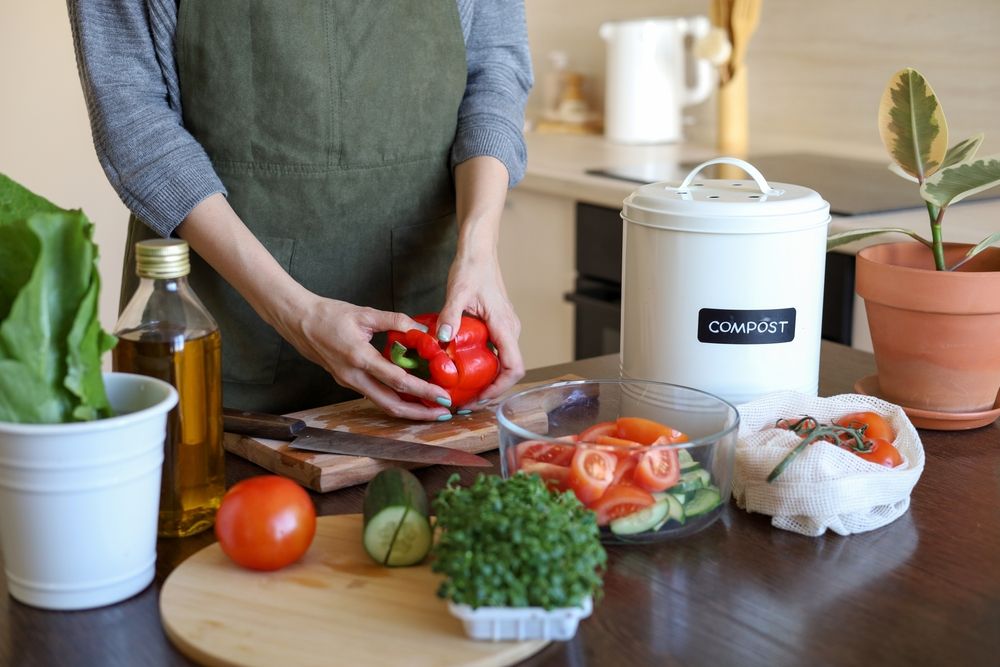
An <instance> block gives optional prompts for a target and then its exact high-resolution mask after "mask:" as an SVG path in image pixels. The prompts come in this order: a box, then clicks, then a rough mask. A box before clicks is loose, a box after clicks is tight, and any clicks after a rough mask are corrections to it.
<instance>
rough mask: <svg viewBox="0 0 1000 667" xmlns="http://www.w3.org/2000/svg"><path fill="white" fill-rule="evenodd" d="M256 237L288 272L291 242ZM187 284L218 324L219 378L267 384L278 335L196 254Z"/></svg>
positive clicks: (272, 373)
mask: <svg viewBox="0 0 1000 667" xmlns="http://www.w3.org/2000/svg"><path fill="white" fill-rule="evenodd" d="M257 238H258V239H259V240H260V242H261V243H262V244H263V245H264V247H265V248H267V249H268V251H269V252H270V253H271V255H273V256H274V258H275V260H277V262H278V264H280V265H281V267H282V268H283V269H284V270H285V271H288V270H289V267H290V266H291V263H292V252H293V250H294V248H295V241H294V240H293V239H289V238H280V237H273V236H264V235H258V236H257ZM191 265H192V266H191V278H192V280H191V284H192V287H193V288H194V291H195V293H196V294H197V295H198V297H199V298H200V299H201V300H202V302H203V303H204V304H205V307H206V308H208V311H209V312H210V313H211V314H212V316H213V317H214V318H215V320H216V322H218V323H219V330H220V332H221V333H222V380H223V382H235V383H239V384H271V383H273V382H274V378H275V374H276V372H277V369H278V353H279V351H280V350H281V341H282V338H281V336H280V335H279V334H278V332H277V331H275V330H274V329H273V328H272V327H271V325H269V324H267V323H266V322H265V321H264V320H262V319H261V318H260V316H259V315H258V314H257V312H256V311H255V310H254V309H253V308H251V307H250V304H249V303H247V302H246V300H245V299H244V298H243V297H242V296H240V293H239V292H237V291H236V290H235V289H234V288H233V287H232V286H230V285H229V283H227V282H226V281H225V280H224V279H223V278H222V277H221V276H219V274H217V273H216V272H215V270H214V269H212V267H210V266H209V265H208V264H206V263H205V262H204V260H202V259H201V258H200V257H198V255H197V254H195V253H192V255H191Z"/></svg>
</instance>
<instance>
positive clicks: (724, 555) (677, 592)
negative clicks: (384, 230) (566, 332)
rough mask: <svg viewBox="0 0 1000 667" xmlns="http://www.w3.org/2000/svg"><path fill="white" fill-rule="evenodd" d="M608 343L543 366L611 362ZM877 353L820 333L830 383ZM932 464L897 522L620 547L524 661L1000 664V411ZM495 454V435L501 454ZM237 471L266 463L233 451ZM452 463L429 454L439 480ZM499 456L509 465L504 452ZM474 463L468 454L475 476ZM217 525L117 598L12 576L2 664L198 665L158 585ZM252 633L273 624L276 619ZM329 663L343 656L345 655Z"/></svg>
mask: <svg viewBox="0 0 1000 667" xmlns="http://www.w3.org/2000/svg"><path fill="white" fill-rule="evenodd" d="M616 364H617V357H616V356H607V357H598V358H594V359H588V360H584V361H579V362H574V363H572V364H566V365H560V366H554V367H549V368H542V369H538V370H534V371H531V372H530V373H529V375H528V376H527V378H526V379H529V380H541V379H546V378H550V377H555V376H558V375H561V374H564V373H567V372H570V373H575V374H577V375H581V376H584V377H607V376H610V375H614V374H615V371H616V368H617V366H616ZM873 367H874V364H873V360H872V357H871V356H870V355H868V354H866V353H863V352H859V351H857V350H852V349H850V348H846V347H843V346H840V345H835V344H832V343H827V342H824V343H823V347H822V355H821V371H820V393H821V394H822V395H832V394H836V393H841V392H847V391H850V389H851V386H852V384H853V382H854V380H856V379H857V378H859V377H862V376H864V375H866V374H868V373H871V372H872V369H873ZM920 435H921V438H922V440H923V444H924V448H925V450H926V455H927V464H926V468H925V470H924V473H923V477H922V478H921V480H920V482H919V483H918V484H917V486H916V488H915V489H914V492H913V496H912V504H911V506H910V510H909V511H908V512H907V513H906V514H904V515H903V516H902V517H900V518H899V519H897V520H896V521H895V522H894V523H892V524H890V525H889V526H886V527H883V528H881V529H879V530H875V531H872V532H870V533H864V534H860V535H854V536H851V537H841V536H839V535H833V534H828V535H825V536H822V537H818V538H809V537H803V536H801V535H797V534H793V533H789V532H785V531H782V530H778V529H776V528H772V527H771V525H770V520H769V517H766V516H763V515H751V514H746V513H744V512H742V511H740V510H739V509H737V508H736V506H735V505H734V504H732V503H731V504H730V505H729V506H728V507H727V509H726V511H725V512H724V513H723V515H722V517H721V518H720V520H719V521H717V522H716V523H715V524H713V525H712V526H711V527H710V528H708V529H706V530H705V531H703V532H701V533H698V534H696V535H694V536H691V537H688V538H685V539H684V540H682V541H678V542H666V543H660V544H654V545H648V546H615V547H611V548H609V565H608V571H607V575H606V577H605V595H604V598H603V599H602V600H601V601H600V602H599V603H598V604H597V605H596V608H595V611H594V615H593V616H592V617H591V618H590V619H588V620H585V621H584V622H583V623H582V624H581V626H580V630H579V632H578V634H577V636H576V637H575V638H574V639H573V640H572V641H570V642H566V643H555V644H552V645H551V646H549V647H547V648H546V649H544V650H543V651H542V652H540V653H539V654H537V655H536V656H534V657H533V658H531V659H529V660H528V661H527V662H526V663H524V664H526V665H584V664H590V665H615V664H636V665H653V664H683V665H737V664H738V665H804V664H820V665H824V666H837V665H861V664H876V665H903V666H906V667H909V666H910V665H914V664H937V665H986V664H995V663H996V657H997V655H998V654H1000V634H998V633H997V628H1000V568H998V567H996V564H995V562H996V554H997V553H1000V446H998V443H1000V425H997V424H993V425H991V426H988V427H985V428H981V429H976V430H973V431H965V432H938V431H921V432H920ZM490 456H491V457H492V460H493V461H494V462H495V461H496V453H492V454H490ZM226 465H227V470H226V472H227V484H229V485H232V484H233V483H235V482H236V481H238V480H240V479H243V478H246V477H250V476H253V475H258V474H263V473H265V471H264V470H262V469H261V468H258V467H256V466H254V465H253V464H250V463H248V462H247V461H244V460H242V459H239V458H237V457H235V456H233V455H231V454H228V455H227V463H226ZM451 472H452V470H451V469H448V468H441V467H433V468H427V469H423V470H420V471H418V475H419V476H420V477H421V479H422V481H423V482H424V484H425V485H426V486H427V488H428V491H429V492H434V491H436V490H437V489H438V488H440V487H441V486H442V485H443V484H444V482H445V480H446V479H447V477H448V476H449V475H450V474H451ZM494 472H496V470H494ZM474 473H475V471H472V470H463V471H462V476H463V478H464V479H465V480H467V481H468V480H470V479H471V477H472V475H473V474H474ZM362 493H363V487H353V488H350V489H345V490H342V491H338V492H333V493H327V494H322V495H320V494H312V497H313V500H314V501H315V503H316V507H317V510H318V511H319V513H320V514H339V513H346V512H358V511H360V509H361V501H362ZM212 541H213V538H212V535H211V532H209V533H205V534H202V535H199V536H195V537H191V538H187V539H183V540H161V541H160V543H159V544H158V560H157V577H156V582H155V583H154V584H153V585H152V586H150V587H149V588H148V589H146V590H145V591H143V592H142V593H140V594H139V595H137V596H135V597H133V598H131V599H130V600H127V601H125V602H123V603H120V604H118V605H114V606H110V607H105V608H103V609H97V610H92V611H81V612H46V611H41V610H37V609H33V608H31V607H27V606H24V605H22V604H20V603H18V602H16V601H14V600H13V599H11V598H10V597H9V596H7V594H6V582H5V580H4V583H3V589H2V590H0V619H2V622H0V664H9V665H33V666H39V665H54V666H56V665H58V666H61V665H74V666H75V665H101V666H102V667H118V666H129V667H131V666H133V665H142V666H144V667H160V666H166V665H189V664H192V663H190V662H189V661H188V660H187V659H185V658H184V657H183V656H182V655H180V654H179V653H178V652H177V651H176V650H175V649H174V648H173V646H172V645H171V644H170V642H169V641H168V640H167V638H166V637H165V636H164V634H163V630H162V628H161V625H160V617H159V612H158V600H159V590H160V585H161V584H162V583H163V580H164V579H165V577H166V576H167V574H168V573H169V572H170V571H171V570H172V569H173V568H174V567H176V566H177V565H178V564H179V563H180V562H181V561H183V560H184V559H185V558H186V557H187V556H189V555H191V554H192V553H194V552H196V551H198V550H199V549H201V548H202V547H204V546H205V545H207V544H209V543H211V542H212ZM257 630H258V632H257V633H256V636H257V637H260V638H261V641H266V636H267V631H268V629H267V628H259V629H257ZM331 664H336V663H335V661H334V662H331Z"/></svg>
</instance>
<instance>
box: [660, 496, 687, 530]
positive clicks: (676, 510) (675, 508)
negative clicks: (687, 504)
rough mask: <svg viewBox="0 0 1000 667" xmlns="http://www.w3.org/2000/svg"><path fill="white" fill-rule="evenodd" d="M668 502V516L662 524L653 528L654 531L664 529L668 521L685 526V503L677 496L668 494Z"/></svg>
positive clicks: (661, 521)
mask: <svg viewBox="0 0 1000 667" xmlns="http://www.w3.org/2000/svg"><path fill="white" fill-rule="evenodd" d="M666 501H667V505H668V508H667V515H666V516H665V517H663V518H662V519H661V520H660V523H658V524H656V525H655V526H653V530H659V529H660V528H663V526H664V524H666V523H667V522H668V521H676V522H677V523H679V524H683V523H684V521H685V519H686V518H687V517H685V515H684V505H683V502H682V501H681V500H680V499H679V498H677V496H675V495H674V494H672V493H668V494H666Z"/></svg>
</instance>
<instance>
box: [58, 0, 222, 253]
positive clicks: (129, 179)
mask: <svg viewBox="0 0 1000 667" xmlns="http://www.w3.org/2000/svg"><path fill="white" fill-rule="evenodd" d="M67 7H68V10H69V19H70V25H71V28H72V32H73V43H74V47H75V50H76V59H77V67H78V69H79V74H80V81H81V83H82V85H83V93H84V99H85V100H86V103H87V112H88V114H89V116H90V124H91V131H92V133H93V139H94V147H95V149H96V150H97V157H98V160H99V161H100V163H101V166H102V167H103V168H104V172H105V174H107V177H108V180H109V181H110V182H111V185H112V186H113V187H114V189H115V191H116V192H117V193H118V196H119V197H120V198H121V200H122V202H124V204H125V205H126V206H127V207H128V208H129V210H131V211H132V212H133V213H134V214H135V215H136V217H138V218H139V219H140V220H142V221H143V222H145V223H146V224H147V225H149V227H150V228H152V229H153V230H154V231H156V232H157V233H158V234H160V235H161V236H169V235H170V234H171V233H172V232H173V230H174V229H175V228H176V227H177V226H178V225H179V224H180V223H181V221H182V220H183V219H184V218H185V217H186V216H187V214H188V213H190V212H191V209H193V208H194V207H195V206H196V205H197V204H198V203H199V202H201V201H202V200H203V199H205V198H206V197H208V196H209V195H211V194H214V193H216V192H222V193H225V187H224V186H223V184H222V181H221V180H220V179H219V177H218V176H217V175H216V173H215V170H214V169H213V167H212V163H211V161H210V160H209V157H208V155H207V154H206V153H205V150H204V149H203V148H202V147H201V145H200V144H199V143H198V141H197V140H196V139H195V138H194V137H192V136H191V134H190V133H189V132H188V131H187V130H186V129H185V128H184V126H183V124H182V121H181V109H180V101H179V95H178V94H176V86H174V89H175V90H174V91H170V90H169V89H170V86H169V82H170V81H174V82H176V81H177V72H176V64H175V61H174V55H173V48H172V46H173V35H174V31H175V29H176V24H177V2H176V0H154V1H153V2H149V3H148V6H147V1H146V0H67ZM157 44H159V45H160V48H157ZM163 44H166V45H167V47H166V48H164V47H163ZM171 92H173V93H174V94H171Z"/></svg>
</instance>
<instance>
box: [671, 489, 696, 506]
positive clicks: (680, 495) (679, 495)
mask: <svg viewBox="0 0 1000 667" xmlns="http://www.w3.org/2000/svg"><path fill="white" fill-rule="evenodd" d="M668 495H671V496H673V497H674V498H676V499H677V502H679V503H680V504H681V505H683V504H684V503H686V502H687V501H688V500H689V499H690V498H691V496H693V495H694V491H691V492H690V493H685V492H683V491H674V490H673V489H671V490H670V493H669V494H668Z"/></svg>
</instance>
